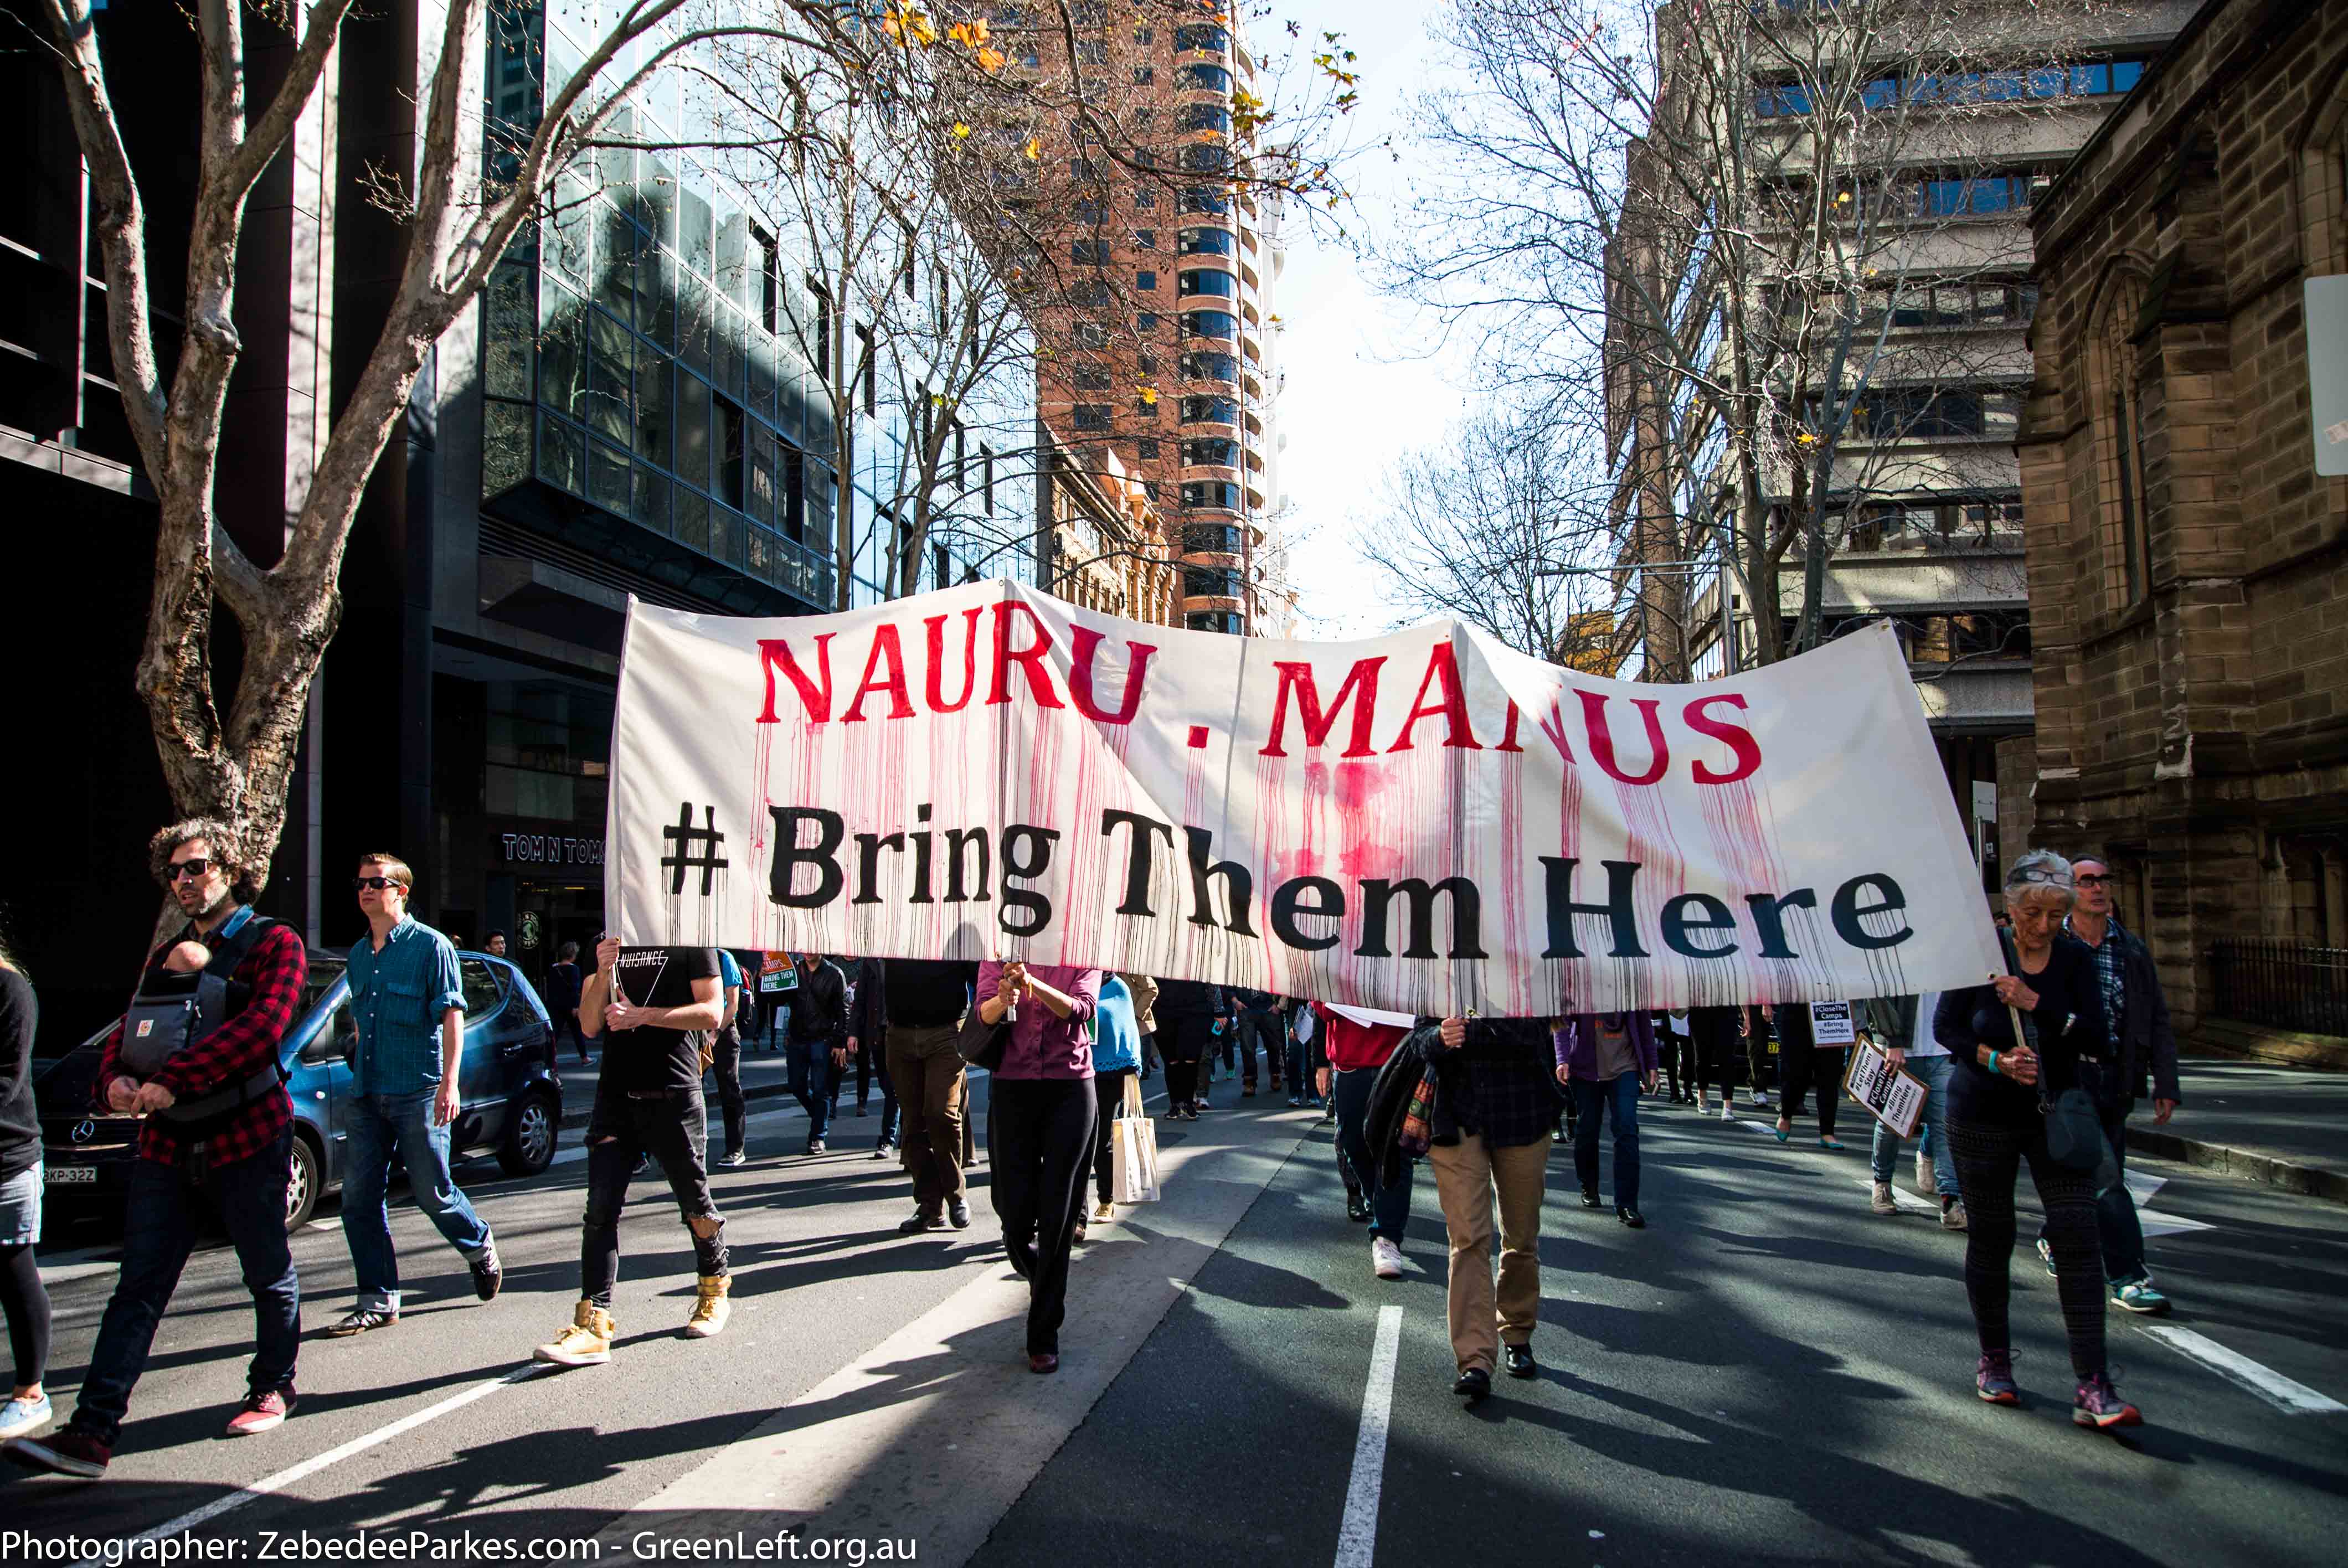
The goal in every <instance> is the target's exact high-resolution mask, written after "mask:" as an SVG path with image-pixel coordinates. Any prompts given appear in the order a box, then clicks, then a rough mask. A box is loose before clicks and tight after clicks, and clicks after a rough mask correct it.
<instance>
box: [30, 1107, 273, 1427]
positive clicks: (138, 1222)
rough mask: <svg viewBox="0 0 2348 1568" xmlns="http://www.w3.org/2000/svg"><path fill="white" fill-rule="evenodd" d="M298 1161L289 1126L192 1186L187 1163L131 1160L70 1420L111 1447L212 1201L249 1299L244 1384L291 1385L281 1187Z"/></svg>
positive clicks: (262, 1388)
mask: <svg viewBox="0 0 2348 1568" xmlns="http://www.w3.org/2000/svg"><path fill="white" fill-rule="evenodd" d="M292 1160H293V1128H291V1127H288V1128H286V1129H285V1131H283V1132H280V1133H279V1134H278V1135H277V1141H276V1142H275V1143H272V1144H271V1145H270V1146H269V1147H268V1148H266V1149H264V1150H263V1151H262V1152H261V1153H258V1154H255V1155H253V1156H252V1158H251V1159H249V1160H239V1161H237V1162H235V1163H232V1164H227V1165H212V1166H208V1167H206V1168H205V1169H204V1171H203V1173H202V1174H201V1176H200V1177H199V1178H197V1179H196V1180H194V1181H191V1180H190V1179H189V1175H188V1172H187V1169H186V1167H184V1166H181V1165H176V1164H170V1165H167V1164H165V1163H163V1162H161V1161H160V1160H134V1161H132V1162H131V1163H130V1191H129V1201H128V1204H127V1205H126V1207H125V1208H124V1210H123V1215H122V1275H121V1277H120V1278H119V1279H118V1280H117V1281H116V1282H115V1286H114V1296H113V1297H112V1299H110V1300H108V1302H107V1304H106V1316H105V1317H104V1318H102V1319H101V1320H100V1321H99V1323H98V1343H97V1345H95V1346H94V1347H92V1348H91V1350H90V1353H89V1370H88V1372H87V1373H85V1374H83V1377H82V1383H81V1399H80V1403H79V1405H78V1408H77V1409H75V1411H74V1419H73V1424H74V1425H75V1426H77V1427H79V1428H80V1429H81V1430H84V1431H86V1432H88V1433H89V1434H90V1435H91V1436H92V1437H94V1438H96V1439H97V1440H98V1441H100V1442H102V1443H105V1444H107V1445H108V1446H109V1447H111V1446H112V1445H113V1442H114V1440H115V1439H116V1437H118V1435H119V1434H120V1432H121V1430H122V1418H123V1417H124V1416H125V1415H127V1414H128V1413H129V1409H130V1390H131V1389H134V1388H136V1387H137V1386H138V1383H139V1373H140V1372H142V1371H144V1370H146V1368H147V1353H148V1350H149V1348H150V1347H152V1346H153V1344H154V1343H155V1326H156V1325H157V1324H158V1323H160V1321H162V1317H163V1309H164V1307H168V1306H170V1301H171V1292H172V1291H173V1290H174V1289H176V1288H178V1286H179V1283H180V1270H181V1269H183V1268H185V1267H186V1266H187V1265H188V1255H189V1254H190V1253H191V1252H193V1251H194V1250H195V1245H196V1235H197V1229H198V1226H199V1225H200V1224H201V1220H202V1217H203V1214H202V1211H203V1209H204V1207H205V1206H206V1205H207V1204H209V1205H210V1207H211V1209H212V1210H213V1211H214V1212H216V1213H217V1214H219V1215H220V1219H221V1225H222V1226H223V1227H224V1228H225V1229H226V1230H227V1231H228V1237H229V1241H230V1243H231V1244H232V1245H234V1246H235V1248H236V1260H237V1263H238V1264H239V1265H240V1266H242V1269H243V1271H244V1287H245V1288H246V1289H247V1290H249V1291H251V1292H252V1322H253V1338H254V1345H253V1353H252V1364H251V1365H250V1366H248V1367H247V1368H245V1374H244V1377H245V1382H246V1385H247V1386H248V1387H250V1388H251V1389H252V1391H253V1392H254V1393H256V1394H261V1393H268V1392H270V1391H272V1390H273V1389H291V1388H293V1360H294V1355H295V1352H296V1351H297V1350H298V1348H300V1346H301V1342H302V1283H301V1280H300V1279H299V1278H298V1277H297V1276H295V1275H294V1272H293V1247H292V1245H290V1244H289V1242H288V1240H287V1237H286V1235H285V1183H286V1178H287V1175H288V1168H289V1166H290V1163H291V1162H292Z"/></svg>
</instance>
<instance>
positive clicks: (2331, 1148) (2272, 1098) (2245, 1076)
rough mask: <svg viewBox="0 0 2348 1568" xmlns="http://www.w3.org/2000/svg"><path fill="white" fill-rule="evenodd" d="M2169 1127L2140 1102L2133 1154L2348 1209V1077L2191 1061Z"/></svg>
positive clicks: (2133, 1121) (2131, 1138)
mask: <svg viewBox="0 0 2348 1568" xmlns="http://www.w3.org/2000/svg"><path fill="white" fill-rule="evenodd" d="M2178 1077H2179V1079H2180V1080H2181V1082H2182V1087H2183V1089H2184V1091H2185V1102H2184V1103H2183V1104H2181V1105H2179V1106H2178V1110H2177V1114H2176V1116H2175V1117H2173V1118H2172V1119H2171V1120H2170V1122H2169V1123H2168V1126H2166V1127H2155V1126H2154V1125H2153V1124H2152V1108H2151V1106H2150V1105H2148V1104H2146V1103H2143V1102H2138V1105H2137V1113H2136V1114H2135V1115H2134V1116H2132V1117H2130V1118H2129V1119H2128V1129H2127V1142H2128V1149H2129V1151H2130V1152H2131V1153H2143V1154H2147V1155H2149V1156H2151V1157H2153V1158H2155V1159H2160V1160H2181V1161H2183V1162H2184V1163H2187V1164H2188V1165H2200V1166H2204V1167H2207V1168H2209V1169H2210V1170H2215V1171H2221V1172H2224V1173H2226V1174H2228V1175H2232V1176H2239V1177H2241V1178H2243V1179H2245V1180H2248V1181H2253V1182H2262V1183H2264V1184H2267V1185H2269V1186H2272V1187H2281V1188H2282V1189H2283V1190H2284V1191H2286V1192H2292V1193H2304V1194H2309V1195H2311V1196H2314V1197H2320V1198H2330V1199H2332V1200H2333V1202H2335V1203H2348V1073H2342V1072H2314V1071H2307V1070H2305V1069H2302V1068H2293V1067H2260V1066H2253V1065H2250V1064H2249V1063H2244V1062H2230V1061H2212V1060H2210V1059H2209V1058H2207V1057H2189V1056H2188V1057H2187V1058H2185V1059H2184V1061H2182V1062H2180V1063H2179V1064H2178Z"/></svg>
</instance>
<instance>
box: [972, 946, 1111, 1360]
mask: <svg viewBox="0 0 2348 1568" xmlns="http://www.w3.org/2000/svg"><path fill="white" fill-rule="evenodd" d="M1100 984H1101V972H1100V971H1099V970H1098V969H1076V968H1066V967H1065V966H1062V965H1057V964H1025V963H1019V962H1016V961H1014V962H1011V963H1007V964H1006V963H995V962H993V961H991V960H990V961H989V962H987V963H983V964H981V965H980V966H979V967H978V988H977V995H978V998H979V1003H978V1016H979V1017H980V1018H981V1019H983V1020H985V1021H986V1022H988V1023H996V1022H999V1021H1001V1020H1002V1018H1003V1016H1004V1011H1005V1010H1006V1009H1011V1008H1014V1007H1015V1008H1016V1009H1018V1012H1017V1015H1016V1017H1015V1019H1014V1022H1013V1023H1012V1026H1011V1040H1010V1042H1009V1044H1007V1045H1006V1046H1005V1047H1004V1051H1003V1063H1002V1065H1001V1066H999V1067H997V1068H996V1069H995V1070H994V1074H993V1081H992V1082H991V1083H989V1085H988V1086H987V1121H988V1126H987V1134H986V1145H987V1158H988V1160H989V1161H990V1162H991V1163H992V1164H993V1166H994V1182H993V1184H992V1186H993V1191H994V1213H995V1216H996V1217H997V1218H999V1219H1000V1220H1002V1222H1003V1245H1004V1250H1005V1251H1007V1252H1008V1253H1009V1254H1010V1255H1011V1266H1012V1267H1013V1268H1014V1270H1016V1271H1017V1272H1018V1274H1019V1276H1020V1277H1021V1278H1023V1279H1025V1281H1026V1282H1027V1290H1028V1296H1027V1369H1028V1370H1029V1371H1031V1372H1056V1371H1058V1370H1059V1369H1060V1323H1061V1320H1062V1319H1063V1318H1065V1317H1066V1316H1067V1304H1068V1249H1069V1248H1070V1247H1071V1246H1072V1245H1075V1243H1076V1222H1077V1221H1078V1220H1080V1219H1082V1218H1083V1217H1084V1206H1083V1205H1084V1187H1085V1174H1086V1171H1087V1169H1088V1168H1089V1167H1090V1163H1091V1158H1092V1150H1093V1135H1094V1127H1093V1123H1094V1116H1095V1110H1094V1105H1093V1085H1092V1076H1093V1045H1092V1036H1091V1033H1090V1030H1088V1029H1087V1027H1086V1026H1087V1025H1089V1024H1090V1023H1091V1022H1092V1018H1093V1012H1094V1009H1095V1008H1096V1007H1097V1005H1098V1003H1099V1000H1100Z"/></svg>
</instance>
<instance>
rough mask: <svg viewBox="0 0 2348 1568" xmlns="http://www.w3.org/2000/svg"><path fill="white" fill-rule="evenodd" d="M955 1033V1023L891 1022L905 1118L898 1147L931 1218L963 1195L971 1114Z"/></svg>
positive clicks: (893, 1073)
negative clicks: (967, 1113) (934, 1025)
mask: <svg viewBox="0 0 2348 1568" xmlns="http://www.w3.org/2000/svg"><path fill="white" fill-rule="evenodd" d="M955 1033H956V1030H954V1028H953V1026H952V1025H951V1024H946V1025H941V1026H939V1027H937V1028H933V1029H932V1028H922V1027H919V1026H915V1025H908V1024H895V1023H892V1024H891V1025H890V1026H889V1035H888V1040H889V1055H888V1061H889V1081H890V1082H891V1083H893V1084H895V1085H896V1086H897V1105H898V1108H899V1110H900V1112H901V1114H902V1115H903V1116H904V1119H905V1124H904V1126H903V1127H902V1129H901V1136H900V1137H899V1139H898V1143H897V1147H898V1149H899V1150H900V1151H901V1159H902V1160H903V1161H904V1164H905V1172H906V1173H907V1174H908V1175H910V1176H911V1177H912V1178H913V1203H914V1204H915V1205H916V1206H917V1207H918V1208H919V1209H920V1210H921V1212H922V1214H926V1215H928V1216H930V1217H931V1218H932V1219H940V1218H943V1217H944V1214H945V1208H946V1205H947V1204H950V1203H953V1202H955V1201H957V1200H958V1199H960V1198H961V1197H962V1196H963V1175H962V1162H963V1144H964V1143H966V1142H967V1141H968V1135H969V1130H968V1128H967V1126H966V1125H965V1123H966V1122H968V1121H969V1118H968V1117H967V1116H965V1115H964V1114H963V1108H964V1105H965V1103H966V1101H965V1098H964V1095H965V1091H966V1080H965V1078H964V1076H963V1060H962V1058H961V1057H960V1056H958V1055H956V1054H955V1052H954V1049H953V1040H954V1035H955Z"/></svg>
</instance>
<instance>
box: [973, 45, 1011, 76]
mask: <svg viewBox="0 0 2348 1568" xmlns="http://www.w3.org/2000/svg"><path fill="white" fill-rule="evenodd" d="M971 57H972V58H973V59H974V60H976V61H977V62H978V68H979V69H980V70H982V71H984V72H986V73H987V74H988V75H990V76H992V75H993V74H994V72H996V71H999V70H1001V69H1002V68H1003V67H1004V65H1006V64H1007V63H1008V61H1007V59H1006V57H1005V56H1004V53H1003V51H1002V50H1000V49H988V48H981V49H979V50H978V51H977V52H976V53H974V54H973V56H971Z"/></svg>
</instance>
